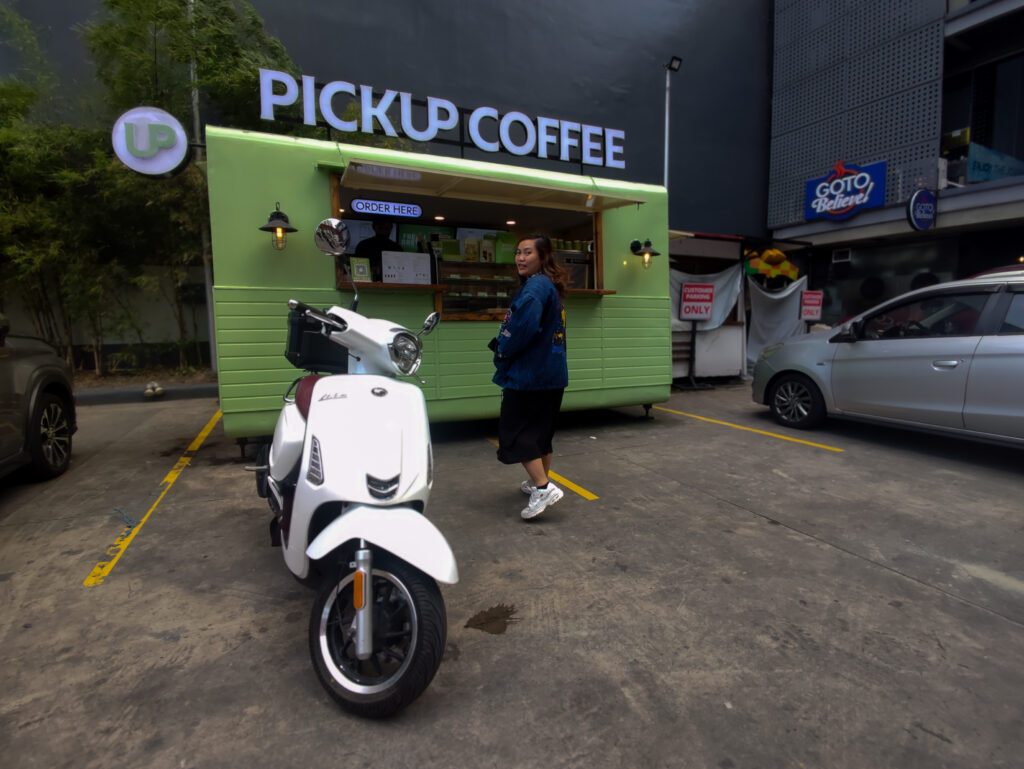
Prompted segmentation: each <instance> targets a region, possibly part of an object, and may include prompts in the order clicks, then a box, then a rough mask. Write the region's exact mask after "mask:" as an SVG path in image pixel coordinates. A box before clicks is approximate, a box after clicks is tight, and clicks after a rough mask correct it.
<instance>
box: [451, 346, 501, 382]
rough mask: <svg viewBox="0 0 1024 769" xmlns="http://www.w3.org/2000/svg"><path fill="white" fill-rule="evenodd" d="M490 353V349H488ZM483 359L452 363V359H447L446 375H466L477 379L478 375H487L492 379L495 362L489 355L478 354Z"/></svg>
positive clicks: (468, 377) (465, 376)
mask: <svg viewBox="0 0 1024 769" xmlns="http://www.w3.org/2000/svg"><path fill="white" fill-rule="evenodd" d="M487 352H488V353H489V352H490V350H488V351H487ZM478 357H479V358H481V360H479V361H477V362H475V363H452V362H451V361H450V360H446V361H445V364H444V372H443V373H442V376H444V377H453V376H454V377H464V378H467V379H470V378H472V379H476V378H478V377H486V378H487V379H488V380H490V378H491V376H492V375H493V374H494V364H493V363H492V362H491V357H490V355H488V356H487V357H486V358H484V357H483V356H478Z"/></svg>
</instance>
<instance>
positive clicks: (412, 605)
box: [309, 553, 448, 718]
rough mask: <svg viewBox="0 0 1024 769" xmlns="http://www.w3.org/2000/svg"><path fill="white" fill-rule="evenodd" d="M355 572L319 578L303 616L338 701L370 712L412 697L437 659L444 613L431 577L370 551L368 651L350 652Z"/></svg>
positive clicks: (383, 711)
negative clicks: (310, 605) (363, 656)
mask: <svg viewBox="0 0 1024 769" xmlns="http://www.w3.org/2000/svg"><path fill="white" fill-rule="evenodd" d="M353 579H354V574H353V573H351V572H350V573H348V574H347V575H345V576H344V577H343V578H342V579H341V580H340V581H337V582H336V581H334V580H331V579H327V580H325V582H324V584H323V586H322V587H321V588H320V591H319V593H318V594H317V599H316V603H315V604H314V605H313V613H312V615H311V617H310V623H309V651H310V655H311V656H312V658H313V669H314V670H316V674H317V678H319V679H320V683H321V684H323V686H324V688H325V689H326V690H327V692H328V693H329V694H330V695H331V697H333V698H334V699H335V700H336V701H337V702H338V704H339V705H341V706H342V707H343V708H345V709H346V710H348V711H349V712H351V713H355V714H356V715H360V716H366V717H369V718H383V717H386V716H390V715H392V714H394V713H396V712H398V711H399V710H401V709H402V708H404V707H405V706H406V705H408V704H409V703H410V702H412V701H413V700H415V699H416V698H417V697H419V696H420V694H422V693H423V691H424V690H425V689H426V688H427V686H428V685H429V684H430V682H431V680H433V678H434V674H435V673H436V672H437V669H438V667H439V666H440V664H441V655H442V654H443V653H444V646H445V641H446V640H447V636H448V620H447V616H446V614H445V608H444V600H443V599H442V598H441V591H440V590H439V589H438V587H437V583H436V582H435V581H434V580H433V579H431V578H430V577H428V576H427V575H426V574H424V573H423V572H421V571H420V570H419V569H416V568H415V567H413V566H410V565H409V564H407V563H405V562H404V561H400V560H398V559H397V558H394V557H387V556H384V555H383V554H380V553H374V568H373V581H372V589H371V594H370V595H371V599H372V606H373V653H372V654H371V656H370V658H369V659H366V660H360V659H359V658H358V657H357V656H356V633H355V608H354V607H353V600H352V584H353Z"/></svg>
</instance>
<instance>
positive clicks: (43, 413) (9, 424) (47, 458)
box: [0, 314, 78, 480]
mask: <svg viewBox="0 0 1024 769" xmlns="http://www.w3.org/2000/svg"><path fill="white" fill-rule="evenodd" d="M9 331H10V323H9V321H8V320H7V318H6V317H5V316H4V315H2V314H0V476H4V475H7V474H8V473H10V472H13V471H14V470H16V469H18V468H20V467H24V466H25V465H28V466H29V467H28V469H29V471H30V472H31V473H32V475H33V476H34V477H35V478H37V479H39V480H45V479H47V478H54V477H56V476H58V475H60V474H61V473H63V472H64V471H65V470H67V469H68V464H69V463H70V462H71V436H72V435H74V433H75V430H76V429H77V427H78V425H77V423H76V422H75V398H74V394H73V392H72V387H71V367H70V366H68V364H67V363H66V362H65V361H64V359H63V358H61V357H60V356H59V355H57V353H56V352H55V351H54V349H53V348H52V347H50V345H48V344H46V342H44V341H42V340H41V339H34V338H32V337H24V336H14V335H11V334H9V333H8V332H9Z"/></svg>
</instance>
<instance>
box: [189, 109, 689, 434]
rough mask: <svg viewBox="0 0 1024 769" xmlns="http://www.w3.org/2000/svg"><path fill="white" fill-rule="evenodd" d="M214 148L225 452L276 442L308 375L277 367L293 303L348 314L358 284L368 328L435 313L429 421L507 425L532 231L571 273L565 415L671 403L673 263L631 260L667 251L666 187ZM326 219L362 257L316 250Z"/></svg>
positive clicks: (211, 139) (479, 167) (234, 141)
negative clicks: (517, 313)
mask: <svg viewBox="0 0 1024 769" xmlns="http://www.w3.org/2000/svg"><path fill="white" fill-rule="evenodd" d="M206 146H207V157H208V164H209V165H208V168H209V194H210V218H211V222H212V246H213V259H214V289H213V312H214V323H215V327H216V350H217V365H218V375H219V389H220V403H221V410H222V412H223V416H224V420H223V424H224V432H225V434H226V435H228V436H229V437H234V438H254V437H258V436H264V435H269V434H271V433H273V431H274V424H275V422H276V419H277V415H278V412H279V411H280V409H281V397H282V395H283V394H284V393H285V391H286V390H287V389H288V387H289V385H290V384H291V382H292V381H293V380H294V379H295V378H296V377H297V376H298V375H299V372H298V370H297V369H295V368H294V367H293V366H292V365H291V364H290V363H288V361H287V360H285V358H284V355H283V353H284V348H285V342H286V337H287V331H288V323H287V315H288V308H287V301H288V299H292V298H294V299H299V300H301V301H303V302H305V303H306V304H309V305H312V306H322V307H328V306H331V305H335V304H338V305H342V306H346V307H347V306H348V305H349V302H350V301H351V299H352V288H351V286H352V283H351V281H352V280H353V279H354V280H355V281H356V285H357V287H358V290H359V312H361V313H363V314H364V315H367V316H369V317H381V318H387V319H389V320H393V321H395V322H396V323H400V324H402V325H404V326H406V327H408V328H412V329H417V328H419V326H420V324H421V323H422V322H423V318H424V317H425V316H426V315H427V314H429V313H430V312H431V311H433V310H437V311H439V312H440V313H441V318H442V320H441V324H440V325H439V326H438V328H437V330H436V331H435V332H434V333H433V334H432V335H430V336H428V337H426V338H425V339H424V354H423V365H422V367H421V368H420V370H419V372H418V373H419V376H420V377H422V378H423V379H424V380H426V384H425V385H423V386H422V387H423V391H424V395H425V397H426V400H427V409H428V413H429V416H430V419H431V420H432V421H447V420H459V419H480V418H490V417H494V416H497V414H498V409H499V405H500V391H499V390H498V388H497V387H496V386H495V385H494V384H492V383H491V375H492V374H493V366H492V363H491V352H490V351H489V350H488V349H487V342H488V341H489V340H490V339H491V338H492V337H493V336H494V335H495V333H496V331H497V328H498V325H499V324H500V322H501V318H502V317H503V316H504V314H505V311H506V309H507V308H508V306H509V303H510V302H511V298H512V296H513V295H514V292H515V290H516V288H517V287H518V285H519V282H518V278H517V277H516V273H515V268H514V264H513V260H512V253H513V251H514V248H515V242H516V238H517V237H519V236H522V235H527V234H530V233H534V232H539V233H543V234H546V235H548V237H550V238H551V239H552V241H553V243H554V245H555V248H556V250H557V252H556V256H557V258H558V259H559V260H560V261H561V262H562V263H563V264H564V265H565V266H566V268H567V269H568V270H569V274H570V281H571V282H570V289H569V294H568V296H567V297H566V299H565V302H564V304H565V310H566V321H567V338H568V359H569V388H568V389H567V390H566V394H565V399H564V401H563V406H562V408H563V410H572V409H587V408H606V407H616V406H630V405H644V404H652V403H658V402H662V401H665V400H667V399H668V397H669V393H670V387H671V383H672V351H671V317H670V313H671V301H670V297H669V294H668V291H669V278H668V257H667V256H654V257H652V258H650V259H647V260H645V259H644V258H643V257H642V256H640V255H638V254H636V253H634V250H635V244H634V241H641V242H643V241H646V240H648V239H649V240H650V241H651V245H652V246H653V247H654V249H656V250H658V251H660V252H661V253H662V254H667V253H668V240H667V239H668V206H667V195H666V191H665V188H664V187H660V186H653V185H645V184H631V183H625V182H618V181H611V180H607V179H599V178H594V177H591V176H583V175H576V174H568V173H556V172H549V171H538V170H534V169H527V168H521V167H518V166H509V165H503V164H498V163H484V162H478V161H470V160H463V159H460V158H452V157H442V156H436V155H428V154H421V153H411V152H402V151H396V150H386V149H378V148H372V147H362V146H356V145H347V144H339V143H337V142H329V141H319V140H312V139H301V138H293V137H287V136H280V135H274V134H262V133H254V132H249V131H239V130H234V129H225V128H216V127H209V128H207V133H206ZM281 214H283V215H284V216H285V217H287V219H286V220H285V219H283V218H282V217H281ZM328 217H335V218H339V219H342V220H343V221H345V222H346V224H347V225H348V227H349V231H350V233H351V235H352V239H351V241H352V242H351V244H350V247H349V252H350V256H347V257H340V258H334V257H329V256H325V255H324V254H323V253H321V252H320V251H319V250H317V248H316V246H315V245H314V242H313V232H314V230H315V228H316V225H317V224H318V223H319V222H320V221H321V220H322V219H325V218H328ZM375 223H377V225H378V228H379V229H380V230H381V231H382V232H386V234H385V235H383V236H381V235H379V233H377V232H375V230H374V224H375ZM375 236H377V237H380V238H382V239H381V240H380V241H378V242H383V243H385V244H386V245H387V248H384V249H383V250H381V249H379V248H378V249H376V251H375V252H374V255H373V256H372V257H367V256H366V255H365V254H366V253H367V249H366V247H364V248H363V249H360V248H359V244H360V243H362V242H363V241H364V240H366V241H371V240H372V238H374V237H375ZM396 246H397V247H396ZM631 246H633V247H632V248H631ZM370 250H372V249H370ZM645 261H646V264H645Z"/></svg>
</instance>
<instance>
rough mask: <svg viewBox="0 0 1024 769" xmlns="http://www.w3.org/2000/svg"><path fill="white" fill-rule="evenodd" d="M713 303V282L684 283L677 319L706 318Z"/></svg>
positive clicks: (709, 315)
mask: <svg viewBox="0 0 1024 769" xmlns="http://www.w3.org/2000/svg"><path fill="white" fill-rule="evenodd" d="M714 304H715V284H714V283H684V284H683V294H682V301H681V302H680V303H679V320H707V319H708V318H710V317H711V308H712V307H713V306H714Z"/></svg>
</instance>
